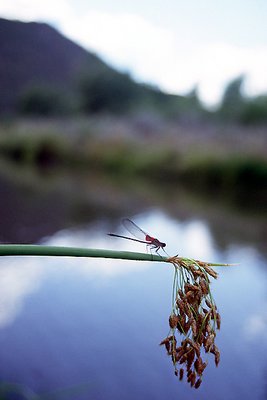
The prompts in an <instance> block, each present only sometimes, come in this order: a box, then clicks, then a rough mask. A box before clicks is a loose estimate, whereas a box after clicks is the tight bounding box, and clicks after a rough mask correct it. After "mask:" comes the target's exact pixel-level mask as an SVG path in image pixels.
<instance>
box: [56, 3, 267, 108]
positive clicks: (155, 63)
mask: <svg viewBox="0 0 267 400" xmlns="http://www.w3.org/2000/svg"><path fill="white" fill-rule="evenodd" d="M61 27H62V30H63V31H64V33H65V34H66V35H68V36H69V37H72V38H73V39H75V40H76V41H78V42H79V43H81V44H82V45H83V46H85V47H87V48H88V49H92V50H94V51H95V52H96V53H98V54H100V55H101V56H102V57H103V58H104V59H105V60H106V61H108V62H110V63H112V64H113V65H114V66H115V67H117V68H120V69H124V70H130V71H131V72H132V73H133V75H134V77H135V78H137V79H138V80H141V81H149V82H152V83H154V84H157V85H159V86H160V87H161V88H162V89H163V90H166V91H168V92H171V93H186V92H188V91H190V90H191V89H192V87H194V86H195V85H198V87H199V92H200V96H201V98H202V99H203V100H204V102H206V103H207V104H213V103H214V102H218V101H219V100H220V97H221V94H222V92H223V89H224V87H225V85H226V84H227V83H228V82H229V81H230V80H231V79H234V78H235V77H237V76H239V75H241V74H245V75H246V77H247V81H246V86H245V89H246V91H247V93H249V94H252V95H254V94H257V93H260V92H263V91H267V79H266V73H265V71H266V70H267V46H266V47H264V46H262V47H253V48H250V47H238V46H234V45H230V44H227V43H221V42H220V43H216V42H213V41H212V39H211V42H210V43H204V44H203V45H196V46H194V45H193V44H192V43H191V45H189V44H188V43H187V45H185V44H184V43H183V40H182V38H180V37H177V36H176V35H175V32H173V31H171V30H168V29H166V28H161V27H160V26H156V25H154V24H152V23H151V22H150V21H147V20H146V19H144V18H142V17H140V16H138V15H133V14H126V13H121V14H112V13H103V12H96V11H91V12H88V13H87V14H85V15H84V16H83V17H82V18H79V20H74V19H71V21H67V20H66V19H65V20H64V21H62V25H61Z"/></svg>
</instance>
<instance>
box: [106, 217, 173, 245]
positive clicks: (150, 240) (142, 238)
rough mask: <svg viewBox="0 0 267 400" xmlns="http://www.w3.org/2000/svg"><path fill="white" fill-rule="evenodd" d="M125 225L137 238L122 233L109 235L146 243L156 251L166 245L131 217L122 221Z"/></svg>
mask: <svg viewBox="0 0 267 400" xmlns="http://www.w3.org/2000/svg"><path fill="white" fill-rule="evenodd" d="M122 223H123V226H124V227H125V228H126V229H127V231H128V232H130V233H131V234H132V235H133V236H135V237H136V238H137V239H134V238H131V237H128V236H122V235H117V234H115V233H108V235H109V236H113V237H118V238H122V239H127V240H133V241H135V242H139V243H144V244H146V245H147V246H149V247H150V248H151V249H155V251H156V252H158V251H159V249H163V251H165V250H164V247H165V246H166V243H163V242H160V241H159V240H158V239H156V238H154V237H153V236H150V235H148V234H147V233H146V232H145V231H143V229H141V228H139V226H137V225H136V224H135V223H134V222H133V221H131V220H130V219H128V218H126V219H124V220H123V221H122Z"/></svg>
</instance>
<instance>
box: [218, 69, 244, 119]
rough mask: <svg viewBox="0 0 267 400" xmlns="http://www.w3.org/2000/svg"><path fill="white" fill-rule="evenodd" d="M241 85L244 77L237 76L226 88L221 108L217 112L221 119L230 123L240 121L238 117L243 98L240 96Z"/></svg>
mask: <svg viewBox="0 0 267 400" xmlns="http://www.w3.org/2000/svg"><path fill="white" fill-rule="evenodd" d="M243 84H244V76H239V77H237V78H235V79H234V80H232V81H231V82H229V83H228V85H227V86H226V88H225V90H224V94H223V97H222V102H221V107H220V109H219V110H218V115H219V116H220V118H221V119H224V120H227V121H232V122H239V121H240V116H241V113H242V111H243V108H244V97H243V94H242V86H243Z"/></svg>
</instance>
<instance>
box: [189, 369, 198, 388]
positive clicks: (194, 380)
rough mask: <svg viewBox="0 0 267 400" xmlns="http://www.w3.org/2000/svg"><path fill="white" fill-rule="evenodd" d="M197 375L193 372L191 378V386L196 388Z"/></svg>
mask: <svg viewBox="0 0 267 400" xmlns="http://www.w3.org/2000/svg"><path fill="white" fill-rule="evenodd" d="M196 377H197V376H196V373H195V372H193V373H192V374H191V377H190V384H191V386H194V385H195V382H196Z"/></svg>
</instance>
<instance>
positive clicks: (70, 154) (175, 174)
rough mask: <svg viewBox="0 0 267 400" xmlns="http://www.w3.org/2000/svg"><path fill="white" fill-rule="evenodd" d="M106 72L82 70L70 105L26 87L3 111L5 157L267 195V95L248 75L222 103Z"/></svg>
mask: <svg viewBox="0 0 267 400" xmlns="http://www.w3.org/2000/svg"><path fill="white" fill-rule="evenodd" d="M98 78H99V79H97V76H96V77H94V79H93V80H92V79H91V80H89V78H88V79H87V80H86V79H84V80H83V82H82V83H81V85H82V86H81V87H80V88H81V92H80V98H79V107H78V108H77V104H78V102H76V110H74V109H72V111H71V112H70V108H71V104H70V100H69V99H66V98H65V99H64V101H63V98H60V94H59V93H57V94H55V92H53V91H51V90H48V89H47V88H46V89H43V88H39V89H38V90H37V88H35V89H34V90H33V89H32V90H29V91H28V92H25V93H24V97H23V96H22V97H21V98H20V103H19V104H20V109H19V111H18V113H17V114H16V115H12V116H8V115H2V116H1V118H0V157H1V158H2V159H6V160H8V161H9V162H13V163H16V164H17V165H27V166H31V167H38V168H51V169H56V168H57V169H58V168H65V169H66V168H71V169H72V170H73V169H76V170H78V171H79V170H80V171H83V170H90V171H97V172H101V173H105V174H109V175H113V176H116V177H119V178H122V179H124V178H125V179H129V178H131V179H133V178H139V177H142V179H149V180H150V181H153V180H154V181H155V182H158V183H159V184H161V185H162V184H172V185H175V184H178V183H179V184H184V185H188V186H190V187H193V188H195V189H197V190H205V191H206V190H208V191H209V193H224V194H225V193H226V194H233V193H234V194H238V195H240V196H241V197H242V196H245V197H247V198H254V196H255V195H256V198H257V199H261V200H262V201H266V199H267V96H265V95H262V96H257V97H255V98H247V97H245V96H244V95H243V92H242V85H243V81H244V79H243V77H239V78H237V79H235V80H234V81H232V82H230V83H229V84H228V85H227V87H226V89H225V92H224V95H223V98H222V102H221V105H220V106H219V107H218V108H217V109H216V110H214V111H210V110H207V109H205V108H204V107H203V105H202V104H201V102H200V101H199V99H198V95H197V90H194V91H192V93H190V94H188V95H187V96H184V97H179V96H174V97H173V98H172V97H171V96H169V95H166V94H163V93H161V92H160V91H157V90H156V89H152V90H151V88H146V87H143V88H142V90H141V91H140V86H139V87H138V90H137V89H136V86H135V85H133V83H132V80H131V79H130V78H129V76H128V75H127V74H125V75H124V78H123V79H122V78H121V76H117V75H116V74H115V75H114V76H113V75H112V76H110V77H109V79H107V82H106V81H105V82H106V83H105V82H103V79H102V78H103V77H101V76H100V77H98ZM66 101H67V102H68V109H67V108H64V107H65V106H66ZM264 199H265V200H264Z"/></svg>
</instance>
